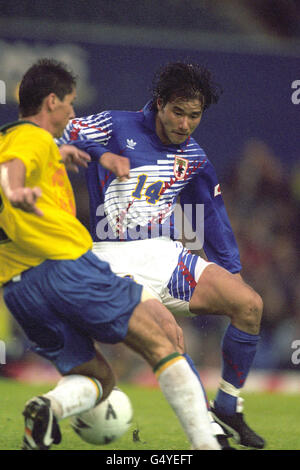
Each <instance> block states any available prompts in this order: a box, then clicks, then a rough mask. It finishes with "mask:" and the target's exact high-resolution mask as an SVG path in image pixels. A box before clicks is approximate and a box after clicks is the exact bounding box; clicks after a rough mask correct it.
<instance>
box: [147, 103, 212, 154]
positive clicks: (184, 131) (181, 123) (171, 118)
mask: <svg viewBox="0 0 300 470" xmlns="http://www.w3.org/2000/svg"><path fill="white" fill-rule="evenodd" d="M202 109H203V105H202V103H201V101H200V100H199V99H191V100H184V99H182V98H176V99H175V100H172V101H168V102H167V104H166V105H165V106H163V104H162V102H161V100H160V99H158V100H157V110H158V111H157V115H156V133H157V135H158V137H159V138H160V140H161V141H162V143H163V144H167V145H168V144H176V145H178V144H182V143H183V142H184V141H185V140H186V139H187V138H188V137H189V136H190V135H191V134H192V133H193V132H194V130H195V129H196V128H197V127H198V125H199V123H200V121H201V117H202Z"/></svg>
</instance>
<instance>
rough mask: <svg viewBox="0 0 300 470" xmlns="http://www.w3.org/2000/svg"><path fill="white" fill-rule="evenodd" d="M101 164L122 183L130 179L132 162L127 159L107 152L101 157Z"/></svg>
mask: <svg viewBox="0 0 300 470" xmlns="http://www.w3.org/2000/svg"><path fill="white" fill-rule="evenodd" d="M99 163H100V165H102V166H103V167H104V168H106V169H107V170H109V171H112V173H114V174H115V175H116V177H117V178H118V179H119V180H120V181H126V180H128V179H129V178H130V162H129V158H127V157H122V156H121V155H117V154H115V153H112V152H105V153H103V155H101V157H100V160H99Z"/></svg>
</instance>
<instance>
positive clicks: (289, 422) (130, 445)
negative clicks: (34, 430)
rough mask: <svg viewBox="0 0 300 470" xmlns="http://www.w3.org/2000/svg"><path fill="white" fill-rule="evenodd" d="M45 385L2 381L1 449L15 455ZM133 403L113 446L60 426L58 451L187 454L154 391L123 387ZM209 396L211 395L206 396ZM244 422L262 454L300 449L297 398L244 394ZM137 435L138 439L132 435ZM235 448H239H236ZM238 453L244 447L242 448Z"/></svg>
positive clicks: (178, 429) (180, 433) (183, 441)
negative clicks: (260, 442)
mask: <svg viewBox="0 0 300 470" xmlns="http://www.w3.org/2000/svg"><path fill="white" fill-rule="evenodd" d="M50 388H51V387H50V386H49V385H40V386H38V385H29V384H23V383H19V382H15V381H13V380H8V379H0V396H1V400H0V450H18V449H20V447H21V440H22V435H23V417H22V410H23V407H24V403H25V402H26V401H27V400H28V399H29V398H31V397H32V396H34V395H37V394H41V393H45V392H46V391H48V390H50ZM120 388H121V389H122V390H123V391H124V392H126V393H127V394H128V395H129V397H130V399H131V401H132V404H133V408H134V418H133V423H132V428H131V430H130V431H128V433H127V434H126V435H124V436H123V437H122V438H121V439H119V440H118V441H116V442H113V443H111V444H109V445H106V446H98V447H97V446H92V445H89V444H87V443H85V442H83V441H82V440H81V439H80V438H79V436H77V435H76V434H75V433H74V431H73V430H72V429H71V427H70V425H69V421H68V420H64V421H62V422H61V423H60V426H61V430H62V434H63V440H62V442H61V444H60V445H59V446H53V448H55V449H56V450H106V451H110V450H136V451H141V450H171V451H172V450H190V444H189V443H188V441H187V439H186V437H185V435H184V433H183V431H182V429H181V427H180V425H179V423H178V422H177V419H176V417H175V416H174V415H173V412H172V411H171V409H170V408H169V405H168V404H167V402H166V401H165V399H164V397H163V395H162V393H161V392H160V390H159V389H156V388H145V387H140V386H136V385H130V384H121V385H120ZM209 396H210V397H212V394H209ZM243 397H244V398H245V415H246V418H247V422H248V424H249V425H251V426H252V427H253V428H254V429H255V430H256V431H257V432H258V433H260V434H261V435H262V436H263V437H264V438H265V439H266V441H267V446H266V449H265V450H300V406H299V396H298V395H291V394H289V395H285V394H276V393H248V394H246V393H245V394H244V395H243ZM136 430H138V431H139V432H138V437H139V439H138V440H134V439H133V432H134V431H136ZM237 448H239V447H238V446H237ZM240 449H242V448H240Z"/></svg>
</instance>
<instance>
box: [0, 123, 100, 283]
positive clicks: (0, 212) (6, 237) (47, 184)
mask: <svg viewBox="0 0 300 470" xmlns="http://www.w3.org/2000/svg"><path fill="white" fill-rule="evenodd" d="M15 158H18V159H20V160H22V162H23V163H24V165H25V168H26V181H25V186H27V187H34V186H38V187H40V188H41V190H42V195H41V197H40V198H38V200H37V204H36V205H37V207H39V208H40V209H41V210H42V211H43V214H44V215H43V216H41V217H40V216H37V215H36V214H33V213H27V212H24V211H22V210H20V209H16V208H14V207H12V205H11V204H10V202H9V201H8V200H7V198H6V197H5V195H4V193H3V191H2V190H1V187H0V285H1V284H4V283H5V282H8V281H9V280H10V279H12V277H14V276H16V275H18V274H20V273H21V272H23V271H24V270H26V269H29V268H31V267H33V266H37V265H38V264H40V263H42V262H43V261H45V260H46V259H54V260H59V259H76V258H78V257H80V256H81V255H83V254H84V253H86V252H87V251H88V250H89V249H91V248H92V239H91V236H90V234H89V232H88V231H87V229H86V228H85V227H84V226H83V225H82V224H81V223H80V221H79V220H78V219H77V218H76V208H75V199H74V194H73V189H72V186H71V183H70V180H69V178H68V175H67V172H66V170H65V167H64V164H63V163H62V161H61V155H60V153H59V150H58V147H57V145H56V143H55V142H54V138H53V137H52V135H51V134H50V133H49V132H48V131H46V130H45V129H42V128H41V127H39V126H37V125H35V124H33V123H31V122H30V121H18V122H15V123H12V124H8V125H6V126H3V127H2V128H1V129H0V164H1V163H4V162H7V161H8V160H12V159H15Z"/></svg>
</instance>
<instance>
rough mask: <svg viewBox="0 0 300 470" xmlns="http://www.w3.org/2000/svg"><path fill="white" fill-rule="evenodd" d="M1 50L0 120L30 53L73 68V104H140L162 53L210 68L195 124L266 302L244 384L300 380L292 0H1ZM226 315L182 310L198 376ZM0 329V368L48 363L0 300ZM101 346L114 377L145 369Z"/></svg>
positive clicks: (30, 375) (298, 43)
mask: <svg viewBox="0 0 300 470" xmlns="http://www.w3.org/2000/svg"><path fill="white" fill-rule="evenodd" d="M0 57H1V68H0V80H2V81H3V82H4V83H5V85H6V100H5V104H4V103H3V104H0V124H4V123H5V122H8V121H13V120H16V119H17V117H18V116H17V89H18V83H19V80H20V78H21V76H22V74H23V73H24V71H25V70H26V69H27V68H28V67H29V66H30V65H31V64H32V63H33V62H34V61H35V60H36V59H38V58H39V57H54V58H57V59H59V60H63V61H65V62H66V63H68V64H69V65H70V66H71V67H72V68H73V70H75V71H76V73H77V74H78V75H79V78H80V80H79V87H78V100H77V104H76V112H77V115H78V116H80V115H87V114H92V113H96V112H99V111H101V110H104V109H128V110H138V109H140V108H141V107H142V106H143V105H144V103H145V102H146V101H147V100H148V98H149V96H150V95H149V87H150V85H151V79H152V76H153V73H154V71H155V70H156V69H157V68H158V67H159V66H160V65H162V64H164V63H165V62H168V61H173V60H182V59H186V58H189V59H190V60H193V61H197V62H199V63H202V64H203V65H205V66H207V67H209V68H210V69H211V70H212V72H213V74H214V76H215V79H216V81H217V82H219V83H220V84H221V86H222V87H223V89H224V93H223V96H222V98H221V100H220V102H219V104H218V105H217V106H215V107H214V106H212V107H211V108H210V109H209V110H208V111H207V113H206V114H205V115H204V117H203V121H202V122H201V125H200V127H199V129H198V130H197V133H196V134H195V137H196V138H197V140H198V141H199V143H200V145H202V146H203V148H204V149H205V150H206V152H207V154H208V157H209V158H210V159H211V160H212V162H213V163H214V165H215V167H216V169H217V172H218V175H219V178H220V183H221V187H222V191H223V196H224V199H225V201H226V203H227V210H228V213H229V215H230V218H231V221H232V225H233V227H234V230H235V234H236V237H237V240H238V243H239V246H240V250H241V255H242V262H243V266H244V269H243V276H244V278H245V279H246V281H248V282H249V283H250V284H251V285H252V286H253V287H254V288H256V289H257V291H258V292H259V293H260V294H261V295H262V297H263V300H264V305H265V308H264V318H263V323H262V331H261V342H260V346H259V350H258V353H257V356H256V360H255V367H254V369H253V372H252V374H251V376H250V378H249V381H248V386H247V388H248V389H249V387H250V388H251V384H253V386H257V385H259V386H260V387H263V388H269V389H276V388H280V387H285V388H286V387H287V388H289V387H291V388H293V390H294V389H296V390H299V383H300V377H299V378H298V374H299V367H300V365H298V364H295V363H293V361H292V353H293V351H294V350H293V348H292V344H293V341H295V340H297V339H299V340H300V256H299V245H300V146H299V133H300V132H299V131H300V118H299V112H300V104H299V101H300V93H298V94H296V92H297V90H295V89H294V88H292V86H293V83H294V82H295V81H296V80H299V81H300V2H299V1H298V0H295V1H292V0H226V1H224V0H114V1H113V0H96V1H95V0H85V1H84V2H83V1H76V0H72V1H64V2H60V1H58V0H51V1H49V0H48V1H45V0H40V1H39V2H35V1H28V0H27V1H24V0H15V1H14V2H1V3H0ZM293 93H294V94H293ZM293 97H294V98H293ZM2 101H3V100H2ZM71 178H72V183H73V185H74V188H75V191H76V198H77V203H78V215H79V217H80V219H81V220H82V222H83V223H84V224H86V225H87V226H88V225H89V220H88V209H87V204H88V201H87V194H86V189H85V184H84V176H83V172H82V171H81V172H80V173H79V175H75V176H74V175H71ZM0 269H1V267H0ZM226 324H227V322H226V320H224V319H222V318H212V317H203V318H201V319H192V320H191V319H189V320H182V325H183V327H184V330H185V333H186V337H187V344H188V350H189V353H190V354H191V355H192V356H193V358H194V359H195V362H196V364H197V366H198V367H199V368H200V369H201V370H202V371H203V378H204V381H206V384H207V385H208V386H210V385H213V386H214V384H215V383H214V380H215V378H216V377H217V375H218V374H216V371H218V370H219V367H220V340H221V337H222V335H223V332H224V328H225V326H226ZM0 339H1V340H2V341H4V342H5V345H6V361H5V362H6V364H0V375H2V376H10V377H16V378H20V379H24V380H35V381H39V380H43V379H45V380H47V379H49V378H50V379H51V378H53V377H55V371H54V370H53V369H52V368H51V367H50V366H49V365H48V364H46V363H43V362H42V361H40V360H37V359H36V358H33V357H32V356H31V354H30V353H29V352H28V344H27V343H26V340H25V339H24V337H23V335H22V332H21V331H20V330H19V328H18V326H17V325H16V324H15V323H14V322H13V320H12V319H11V317H10V315H9V314H8V313H7V312H6V311H5V307H4V305H0ZM105 349H106V352H107V354H108V356H109V357H110V359H111V361H112V362H113V363H114V365H115V368H116V371H117V374H118V376H119V378H120V379H121V380H132V381H141V380H142V381H145V382H148V383H151V381H152V380H153V379H152V375H151V374H150V371H149V369H148V368H147V367H146V366H145V365H144V363H143V362H142V361H140V360H139V359H138V358H137V357H136V356H135V355H132V354H131V353H129V352H128V351H124V349H123V348H122V346H120V347H117V348H113V349H111V348H109V347H106V348H105ZM2 362H4V361H2ZM294 362H295V361H294ZM296 362H297V361H296ZM254 379H255V380H254Z"/></svg>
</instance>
